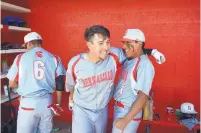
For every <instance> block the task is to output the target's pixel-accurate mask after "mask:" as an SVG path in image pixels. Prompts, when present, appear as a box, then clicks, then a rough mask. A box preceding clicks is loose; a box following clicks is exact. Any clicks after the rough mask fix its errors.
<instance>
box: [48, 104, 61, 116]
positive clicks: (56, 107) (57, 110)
mask: <svg viewBox="0 0 201 133" xmlns="http://www.w3.org/2000/svg"><path fill="white" fill-rule="evenodd" d="M48 108H50V109H51V110H52V111H53V112H54V114H55V115H58V116H60V113H61V112H63V111H64V110H63V109H62V108H61V107H60V106H59V104H51V105H49V106H48Z"/></svg>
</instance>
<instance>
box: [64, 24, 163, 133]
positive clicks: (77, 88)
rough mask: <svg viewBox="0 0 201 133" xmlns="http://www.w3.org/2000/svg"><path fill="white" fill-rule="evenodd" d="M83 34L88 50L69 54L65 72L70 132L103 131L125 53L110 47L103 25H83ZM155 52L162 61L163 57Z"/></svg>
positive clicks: (108, 36)
mask: <svg viewBox="0 0 201 133" xmlns="http://www.w3.org/2000/svg"><path fill="white" fill-rule="evenodd" d="M84 36H85V40H86V45H87V47H88V49H89V51H88V52H85V53H81V54H79V55H77V56H75V57H73V58H72V59H71V60H70V62H69V64H68V69H67V73H66V74H67V75H66V89H67V91H70V93H71V94H70V96H69V100H70V101H71V104H72V101H73V102H74V106H73V119H72V132H73V133H105V132H106V126H107V115H108V107H107V105H108V102H109V100H110V99H111V97H112V96H113V90H114V89H113V88H114V84H113V82H114V78H115V74H116V70H117V67H118V65H120V64H121V63H122V62H123V61H124V60H125V59H126V56H125V53H124V52H123V50H122V49H120V48H110V42H109V38H110V32H109V30H108V29H107V28H105V27H103V26H100V25H95V26H92V27H90V28H87V29H86V31H85V34H84ZM148 51H149V53H151V52H150V50H148ZM155 52H156V53H157V54H156V58H157V59H159V62H160V63H162V62H161V60H160V57H161V56H162V58H163V59H164V56H163V55H162V54H161V53H160V52H158V51H157V50H155ZM72 98H73V99H72Z"/></svg>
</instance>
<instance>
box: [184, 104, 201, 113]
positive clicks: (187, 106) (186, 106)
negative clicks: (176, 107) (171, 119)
mask: <svg viewBox="0 0 201 133" xmlns="http://www.w3.org/2000/svg"><path fill="white" fill-rule="evenodd" d="M181 112H182V113H186V114H196V113H197V112H196V111H195V108H194V105H193V104H192V103H182V104H181Z"/></svg>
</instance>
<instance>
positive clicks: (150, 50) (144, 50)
mask: <svg viewBox="0 0 201 133" xmlns="http://www.w3.org/2000/svg"><path fill="white" fill-rule="evenodd" d="M152 50H153V49H148V48H144V49H143V52H144V54H146V55H151V52H152Z"/></svg>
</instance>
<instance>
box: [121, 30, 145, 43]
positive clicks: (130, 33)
mask: <svg viewBox="0 0 201 133" xmlns="http://www.w3.org/2000/svg"><path fill="white" fill-rule="evenodd" d="M135 40H136V41H142V42H145V36H144V33H143V32H142V31H141V30H139V29H128V30H127V31H126V33H125V35H124V37H123V39H122V40H121V41H135Z"/></svg>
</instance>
